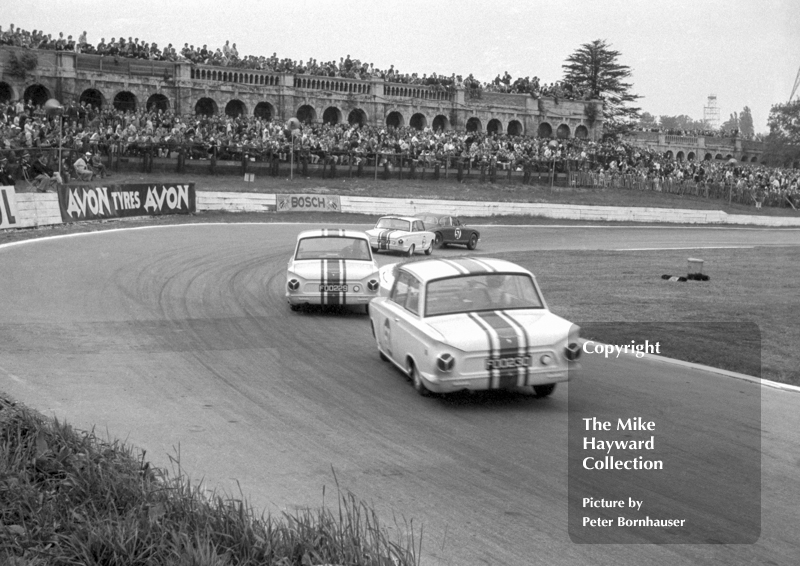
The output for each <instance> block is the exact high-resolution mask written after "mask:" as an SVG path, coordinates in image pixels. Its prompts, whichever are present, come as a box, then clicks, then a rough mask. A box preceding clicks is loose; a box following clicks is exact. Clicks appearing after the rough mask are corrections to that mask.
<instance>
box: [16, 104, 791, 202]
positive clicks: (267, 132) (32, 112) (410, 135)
mask: <svg viewBox="0 0 800 566" xmlns="http://www.w3.org/2000/svg"><path fill="white" fill-rule="evenodd" d="M61 135H62V136H63V138H62V140H63V142H62V147H63V148H65V149H66V155H67V158H66V159H65V163H62V172H64V173H65V174H66V175H67V176H68V179H66V180H67V181H68V180H69V179H71V178H81V179H83V180H89V179H91V177H88V174H89V173H88V172H89V171H90V172H91V173H92V175H98V176H103V175H106V174H108V173H107V171H105V170H102V169H104V165H103V160H102V156H109V155H112V156H113V155H117V154H119V155H141V154H143V153H148V154H150V155H153V156H156V157H172V158H174V157H176V156H177V155H178V153H183V154H184V155H185V157H186V159H210V158H212V157H213V158H214V159H217V160H241V159H243V158H244V157H247V158H250V157H253V158H258V159H273V158H274V159H279V160H287V159H289V153H290V151H291V150H292V143H293V150H294V152H295V153H296V155H297V156H298V159H304V160H307V161H308V163H311V164H315V163H320V162H321V163H325V162H333V163H335V164H345V165H347V164H350V163H353V164H356V165H358V164H360V163H364V162H366V160H367V159H370V163H373V164H374V163H375V162H374V161H372V160H373V159H375V156H376V155H381V156H383V157H380V159H381V165H383V164H384V162H385V161H386V159H387V158H386V156H387V155H388V156H400V159H402V160H403V161H402V162H403V163H405V164H406V165H409V164H411V163H412V162H413V163H414V165H415V166H418V167H428V168H434V167H436V166H437V164H438V165H445V166H447V167H451V168H455V167H457V166H458V165H457V164H458V163H461V164H463V165H464V166H465V167H469V168H478V167H487V168H489V169H499V170H501V171H508V170H511V171H522V170H536V171H538V170H547V171H549V170H551V169H552V168H553V167H556V168H557V169H558V170H559V171H562V172H563V171H566V170H567V169H569V170H571V171H593V172H595V173H597V174H598V175H601V178H602V179H603V180H605V181H606V182H604V183H601V184H608V183H607V181H609V180H611V179H614V178H628V179H632V178H635V179H640V180H649V181H651V182H652V183H655V185H656V186H660V184H662V183H664V184H666V183H676V182H677V183H690V182H691V183H694V184H699V185H701V186H706V185H711V184H724V185H728V186H735V187H736V189H737V191H739V193H740V195H741V200H743V201H745V202H747V201H748V200H752V203H753V204H756V205H758V206H760V204H758V203H760V202H764V201H767V202H771V201H772V200H774V201H776V204H782V205H784V206H787V205H788V201H787V200H786V199H785V198H783V197H784V196H787V197H788V198H789V199H790V200H791V201H792V202H793V203H795V205H797V204H800V202H798V200H799V199H798V183H799V182H800V170H797V169H784V168H772V167H766V166H764V165H761V164H753V163H740V162H727V161H719V160H716V161H678V160H676V159H674V158H672V157H667V156H666V155H665V154H663V153H660V152H656V151H652V150H648V149H642V148H639V147H637V146H634V145H632V144H630V143H626V142H625V141H615V140H608V141H591V140H586V139H579V138H571V139H556V140H554V139H551V138H539V137H531V136H512V135H509V134H502V133H493V134H489V133H482V132H467V131H464V130H447V131H441V130H438V131H434V130H432V129H430V128H425V129H423V130H417V129H415V128H410V127H402V128H391V127H376V126H368V125H365V126H358V125H350V124H308V125H301V126H300V129H299V131H298V132H297V133H296V135H294V136H289V135H287V131H286V129H285V125H284V124H283V123H280V122H275V121H271V120H266V119H263V118H258V117H244V116H227V115H211V116H205V115H197V116H178V115H176V114H174V113H172V112H170V111H163V110H161V109H155V108H152V109H150V110H137V111H121V110H117V109H114V108H104V109H98V108H96V107H93V106H91V105H89V104H86V103H81V104H80V105H77V106H71V107H69V108H68V109H67V111H66V113H65V116H64V121H63V124H62V126H61ZM58 136H59V123H58V119H57V118H52V117H48V116H47V115H45V113H44V111H43V109H42V108H41V107H38V108H37V107H35V106H34V105H32V104H31V103H30V102H28V103H27V104H24V103H22V102H21V101H20V102H17V103H16V104H0V154H2V155H3V156H4V157H5V158H6V159H7V160H8V161H7V165H6V169H5V170H6V171H12V170H15V171H17V176H16V178H17V179H20V178H28V179H30V178H36V177H38V175H40V174H41V171H39V172H35V173H36V174H35V175H32V174H31V172H30V171H27V172H26V171H25V167H26V166H25V165H24V164H22V163H19V162H18V161H19V160H18V155H19V154H20V152H26V153H28V154H29V156H28V158H29V163H32V162H35V161H36V160H30V153H33V152H37V150H39V153H44V152H41V151H40V150H42V149H45V150H46V149H52V148H55V147H58ZM50 153H52V152H50ZM79 158H82V159H79ZM391 159H392V160H393V161H394V162H396V159H395V158H394V157H391ZM79 160H82V161H85V163H84V164H81V165H79V164H78V163H77V162H78V161H79ZM51 165H52V168H53V169H55V170H57V169H58V166H57V165H58V164H57V163H54V164H51ZM83 165H85V166H86V167H85V168H84V167H83ZM50 177H51V178H52V175H51V176H50ZM56 182H59V181H58V180H57V181H56ZM51 185H52V183H51ZM47 188H52V187H49V186H48V187H45V189H47ZM770 195H772V196H770Z"/></svg>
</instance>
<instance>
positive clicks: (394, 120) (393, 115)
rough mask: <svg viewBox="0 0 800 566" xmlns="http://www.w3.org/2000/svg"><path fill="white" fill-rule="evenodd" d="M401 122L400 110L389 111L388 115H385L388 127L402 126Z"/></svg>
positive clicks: (402, 122)
mask: <svg viewBox="0 0 800 566" xmlns="http://www.w3.org/2000/svg"><path fill="white" fill-rule="evenodd" d="M403 124H404V121H403V115H402V114H400V112H397V111H395V112H389V115H388V116H386V125H387V126H389V127H390V128H402V127H403Z"/></svg>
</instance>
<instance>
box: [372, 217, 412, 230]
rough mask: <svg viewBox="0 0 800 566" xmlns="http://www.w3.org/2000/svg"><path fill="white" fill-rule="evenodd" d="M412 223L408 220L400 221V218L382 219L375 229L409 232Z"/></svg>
mask: <svg viewBox="0 0 800 566" xmlns="http://www.w3.org/2000/svg"><path fill="white" fill-rule="evenodd" d="M409 224H410V222H409V221H408V220H400V219H399V218H381V219H380V220H378V223H377V224H376V225H375V228H383V229H386V230H405V231H406V232H410V231H411V230H409Z"/></svg>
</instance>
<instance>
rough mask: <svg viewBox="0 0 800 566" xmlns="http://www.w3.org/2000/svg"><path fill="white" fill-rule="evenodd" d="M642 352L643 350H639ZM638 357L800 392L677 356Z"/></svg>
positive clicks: (773, 382) (596, 342)
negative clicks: (679, 358) (684, 359)
mask: <svg viewBox="0 0 800 566" xmlns="http://www.w3.org/2000/svg"><path fill="white" fill-rule="evenodd" d="M584 342H591V343H593V344H600V345H603V346H607V345H608V344H605V343H604V342H598V341H597V340H584ZM639 353H641V352H639ZM621 354H622V355H623V356H633V357H636V352H627V351H623V352H621ZM636 359H639V360H641V359H648V360H654V361H657V362H661V363H665V364H672V365H676V366H681V367H685V368H689V369H695V370H698V371H704V372H707V373H715V374H717V375H722V376H725V377H732V378H734V379H741V380H743V381H748V382H750V383H754V384H756V385H761V386H762V387H769V388H772V389H780V390H782V391H790V392H792V393H800V387H798V386H797V385H789V384H787V383H779V382H777V381H770V380H768V379H763V378H760V377H755V376H753V375H747V374H744V373H737V372H735V371H729V370H726V369H720V368H715V367H711V366H705V365H703V364H697V363H694V362H685V361H683V360H676V359H675V358H668V357H666V356H659V355H658V354H644V356H642V357H639V358H636Z"/></svg>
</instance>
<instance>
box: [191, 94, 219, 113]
mask: <svg viewBox="0 0 800 566" xmlns="http://www.w3.org/2000/svg"><path fill="white" fill-rule="evenodd" d="M194 113H195V114H200V115H202V116H213V115H214V114H216V113H217V103H216V102H214V101H213V100H212V99H210V98H201V99H200V100H198V101H197V104H195V105H194Z"/></svg>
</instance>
